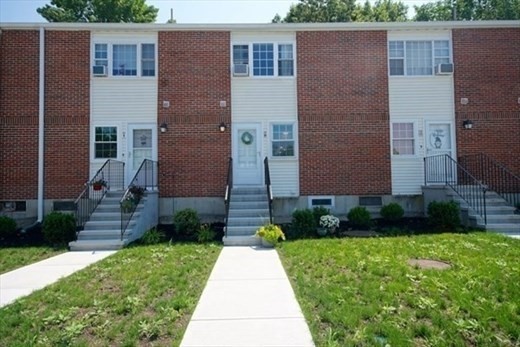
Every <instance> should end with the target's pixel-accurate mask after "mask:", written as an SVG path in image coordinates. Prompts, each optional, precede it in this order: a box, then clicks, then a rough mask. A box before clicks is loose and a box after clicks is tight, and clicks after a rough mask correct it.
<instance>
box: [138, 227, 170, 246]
mask: <svg viewBox="0 0 520 347" xmlns="http://www.w3.org/2000/svg"><path fill="white" fill-rule="evenodd" d="M163 239H164V234H163V233H162V232H160V231H159V230H157V229H156V228H152V229H149V230H146V232H145V233H144V234H143V237H141V240H140V243H141V244H143V245H155V244H158V243H161V242H162V241H163Z"/></svg>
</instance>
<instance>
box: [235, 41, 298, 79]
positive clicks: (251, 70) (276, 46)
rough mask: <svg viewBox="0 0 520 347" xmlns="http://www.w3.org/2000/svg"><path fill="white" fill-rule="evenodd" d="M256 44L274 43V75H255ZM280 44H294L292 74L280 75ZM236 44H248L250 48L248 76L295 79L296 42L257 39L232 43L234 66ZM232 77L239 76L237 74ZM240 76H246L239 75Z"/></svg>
mask: <svg viewBox="0 0 520 347" xmlns="http://www.w3.org/2000/svg"><path fill="white" fill-rule="evenodd" d="M254 44H272V45H273V75H268V76H261V75H255V74H254V66H253V45H254ZM280 45H291V46H292V62H293V66H292V69H293V73H292V75H290V76H289V75H287V76H280V75H279V74H278V69H279V61H280V59H279V58H278V53H279V49H280ZM235 46H247V49H248V62H247V65H248V67H249V76H248V78H268V79H269V78H289V79H293V78H295V77H296V43H295V42H286V41H270V40H255V41H252V42H243V41H236V42H232V43H231V47H230V49H231V55H230V58H231V66H232V67H233V66H234V65H235V61H234V59H233V48H234V47H235ZM231 75H232V77H234V78H237V77H236V76H233V74H231ZM238 78H244V77H238Z"/></svg>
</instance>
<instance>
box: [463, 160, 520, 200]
mask: <svg viewBox="0 0 520 347" xmlns="http://www.w3.org/2000/svg"><path fill="white" fill-rule="evenodd" d="M459 163H460V164H461V165H463V166H464V167H465V168H466V169H467V170H468V171H469V172H471V174H472V175H473V176H475V177H476V178H477V179H479V180H480V181H481V182H482V183H483V184H485V185H487V186H488V187H489V190H492V191H494V192H496V193H497V194H498V195H500V196H501V197H502V198H503V199H504V200H506V201H507V202H508V203H509V204H510V205H511V206H513V207H517V206H518V205H520V177H518V176H517V175H515V174H514V173H513V172H512V171H511V170H509V169H508V168H507V167H506V166H505V165H503V164H501V163H499V162H497V161H496V160H494V159H492V158H490V157H489V156H487V155H486V154H484V153H479V154H472V155H465V156H462V157H460V158H459Z"/></svg>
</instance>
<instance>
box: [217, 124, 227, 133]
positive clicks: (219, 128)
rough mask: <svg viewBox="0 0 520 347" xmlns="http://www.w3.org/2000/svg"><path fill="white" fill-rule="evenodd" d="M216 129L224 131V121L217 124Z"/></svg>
mask: <svg viewBox="0 0 520 347" xmlns="http://www.w3.org/2000/svg"><path fill="white" fill-rule="evenodd" d="M218 130H220V132H221V133H223V132H224V131H226V124H225V123H224V122H221V123H220V125H219V126H218Z"/></svg>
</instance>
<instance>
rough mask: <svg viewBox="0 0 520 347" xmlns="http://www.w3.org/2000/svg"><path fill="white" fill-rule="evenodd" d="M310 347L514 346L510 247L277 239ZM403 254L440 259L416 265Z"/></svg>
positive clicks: (515, 288)
mask: <svg viewBox="0 0 520 347" xmlns="http://www.w3.org/2000/svg"><path fill="white" fill-rule="evenodd" d="M279 253H280V256H281V258H282V262H283V264H284V267H285V268H286V271H287V273H288V275H289V278H290V280H291V282H292V284H293V288H294V289H295V292H296V295H297V297H298V301H299V303H300V305H301V307H302V310H303V312H304V314H305V317H306V319H307V321H308V322H309V326H310V328H311V332H312V334H313V337H314V341H315V343H316V346H329V347H331V346H386V345H387V344H388V345H391V346H519V345H520V330H519V327H520V285H519V283H520V265H519V262H518V259H520V241H519V240H515V239H510V238H506V237H503V236H500V235H496V234H486V233H471V234H440V235H421V236H414V237H394V238H390V237H388V238H371V239H348V238H346V239H320V240H301V241H295V242H287V243H283V244H282V245H281V246H280V248H279ZM411 258H428V259H434V260H441V261H445V262H449V263H450V264H451V265H452V268H451V269H448V270H433V269H419V268H417V267H412V266H410V265H408V264H407V261H408V260H409V259H411Z"/></svg>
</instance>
